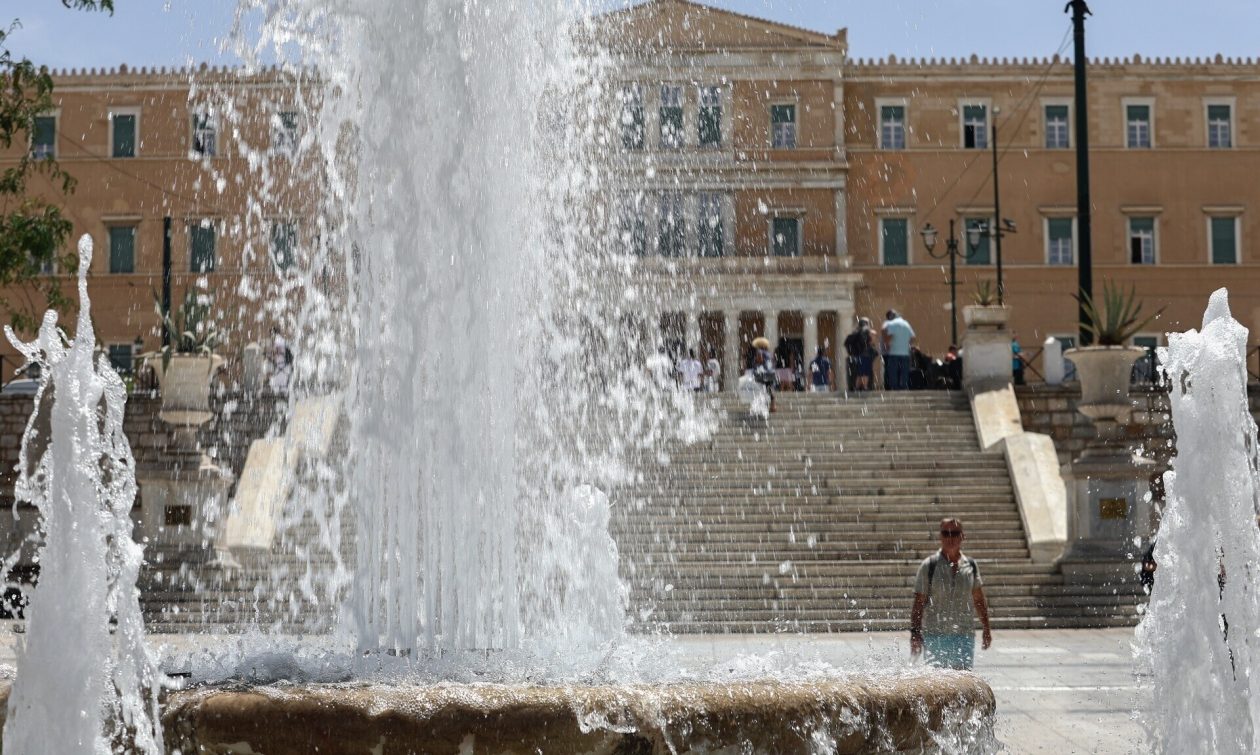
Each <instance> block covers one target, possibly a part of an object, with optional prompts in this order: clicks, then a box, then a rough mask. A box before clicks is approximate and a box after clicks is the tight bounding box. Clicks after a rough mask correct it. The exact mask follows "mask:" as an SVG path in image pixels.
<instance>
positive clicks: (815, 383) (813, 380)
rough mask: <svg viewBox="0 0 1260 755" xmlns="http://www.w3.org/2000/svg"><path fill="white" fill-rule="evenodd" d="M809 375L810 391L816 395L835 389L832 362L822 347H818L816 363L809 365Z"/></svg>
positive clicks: (815, 357)
mask: <svg viewBox="0 0 1260 755" xmlns="http://www.w3.org/2000/svg"><path fill="white" fill-rule="evenodd" d="M809 375H810V386H811V387H810V390H812V391H813V392H814V393H824V392H826V391H830V390H834V389H835V380H834V378H833V377H832V370H831V360H830V359H828V358H827V352H825V351H823V348H822V347H821V346H819V347H818V353H817V354H816V355H815V356H814V361H812V362H810V363H809Z"/></svg>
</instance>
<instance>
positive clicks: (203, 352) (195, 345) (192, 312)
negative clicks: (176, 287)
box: [153, 291, 219, 369]
mask: <svg viewBox="0 0 1260 755" xmlns="http://www.w3.org/2000/svg"><path fill="white" fill-rule="evenodd" d="M155 299H156V297H155ZM153 308H154V310H155V311H156V312H157V315H158V317H159V318H161V320H162V325H163V326H164V327H165V328H166V329H167V332H169V333H170V334H171V344H170V345H168V346H163V347H162V368H163V369H165V368H166V367H167V366H168V365H169V364H170V361H171V356H172V355H173V354H191V355H198V356H209V355H210V354H212V353H214V349H215V347H216V346H218V345H219V330H218V327H217V326H216V324H215V322H214V320H213V317H212V315H211V309H210V297H209V295H208V294H202V295H200V296H199V295H197V293H196V292H194V291H189V292H188V293H187V294H185V295H184V301H183V303H182V304H180V305H179V309H177V310H175V313H174V315H172V314H171V313H170V312H167V311H163V309H162V303H161V301H156V302H155V303H154V305H153Z"/></svg>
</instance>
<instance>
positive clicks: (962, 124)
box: [958, 97, 993, 150]
mask: <svg viewBox="0 0 1260 755" xmlns="http://www.w3.org/2000/svg"><path fill="white" fill-rule="evenodd" d="M976 106H980V107H983V108H984V146H983V147H968V146H967V122H966V113H967V108H968V107H976ZM992 132H993V100H992V99H991V98H989V97H981V98H970V99H960V100H959V101H958V147H959V149H973V150H986V149H990V148H991V147H992V145H991V144H989V139H990V138H991V137H992V135H993V134H992Z"/></svg>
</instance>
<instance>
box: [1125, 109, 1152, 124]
mask: <svg viewBox="0 0 1260 755" xmlns="http://www.w3.org/2000/svg"><path fill="white" fill-rule="evenodd" d="M1127 113H1128V116H1129V120H1130V121H1144V122H1145V121H1149V120H1150V119H1151V108H1150V107H1149V106H1148V105H1129V107H1128V108H1127Z"/></svg>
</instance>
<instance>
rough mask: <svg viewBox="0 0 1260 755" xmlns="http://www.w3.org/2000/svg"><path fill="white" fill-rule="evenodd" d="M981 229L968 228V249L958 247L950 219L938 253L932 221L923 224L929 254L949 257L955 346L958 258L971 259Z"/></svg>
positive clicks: (951, 338) (951, 339)
mask: <svg viewBox="0 0 1260 755" xmlns="http://www.w3.org/2000/svg"><path fill="white" fill-rule="evenodd" d="M980 233H981V232H980V229H979V228H969V229H967V248H966V251H965V252H964V251H960V250H959V249H958V237H957V236H955V235H954V220H953V218H950V221H949V237H948V238H946V239H945V249H944V250H943V251H942V252H941V253H940V254H937V253H936V234H937V231H936V229H935V228H933V227H932V224H931V223H928V224H927V225H925V226H923V230H922V231H920V234H921V235H922V236H923V246H925V247H927V250H928V254H930V255H932V256H933V257H935V258H936V259H938V260H939V259H944V258H946V257H948V258H949V342H950V344H951V345H953V346H957V345H958V258H959V257H962V258H963V259H970V258H971V257H972V255H974V254H975V253H976V250H977V249H978V248H979V247H980Z"/></svg>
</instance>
